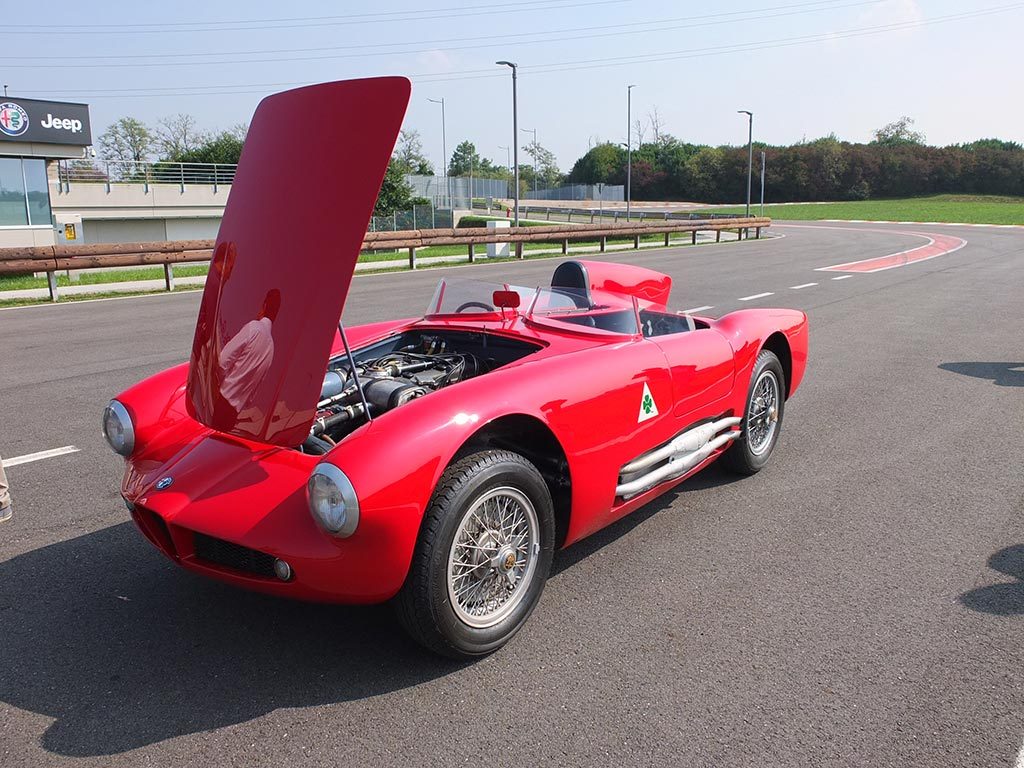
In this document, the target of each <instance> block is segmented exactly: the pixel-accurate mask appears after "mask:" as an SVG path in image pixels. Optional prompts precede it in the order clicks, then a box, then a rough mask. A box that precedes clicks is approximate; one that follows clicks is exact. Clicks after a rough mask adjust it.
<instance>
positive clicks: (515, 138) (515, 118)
mask: <svg viewBox="0 0 1024 768" xmlns="http://www.w3.org/2000/svg"><path fill="white" fill-rule="evenodd" d="M495 64H498V65H499V66H502V67H510V68H511V69H512V162H513V163H515V165H514V166H513V168H514V170H513V173H512V176H513V184H514V185H515V187H514V189H513V192H514V195H515V226H517V227H518V226H519V109H518V106H517V104H516V65H515V64H514V63H512V62H511V61H496V62H495Z"/></svg>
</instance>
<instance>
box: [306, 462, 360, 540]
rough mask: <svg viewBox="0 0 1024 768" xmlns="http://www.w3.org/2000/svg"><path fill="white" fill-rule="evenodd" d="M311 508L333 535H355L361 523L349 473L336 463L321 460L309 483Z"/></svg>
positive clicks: (323, 526)
mask: <svg viewBox="0 0 1024 768" xmlns="http://www.w3.org/2000/svg"><path fill="white" fill-rule="evenodd" d="M306 496H307V498H308V499H309V511H310V512H312V513H313V518H314V519H315V520H316V521H317V523H318V524H319V525H320V527H321V528H323V529H324V530H325V531H327V532H328V533H329V534H331V535H333V536H341V537H342V538H344V537H346V536H351V535H352V534H353V533H355V530H356V526H357V525H359V500H358V499H357V498H356V489H355V488H353V487H352V483H351V482H349V479H348V478H347V477H346V476H345V473H344V472H342V471H341V470H340V469H338V468H337V467H336V466H334V465H333V464H327V463H323V464H319V465H318V466H317V468H316V469H314V470H313V474H312V475H310V478H309V482H308V483H307V484H306Z"/></svg>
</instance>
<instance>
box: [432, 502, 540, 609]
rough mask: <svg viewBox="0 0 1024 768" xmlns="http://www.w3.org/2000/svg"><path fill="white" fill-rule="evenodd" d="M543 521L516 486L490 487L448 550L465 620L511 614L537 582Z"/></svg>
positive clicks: (453, 595) (451, 588) (452, 590)
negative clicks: (541, 524)
mask: <svg viewBox="0 0 1024 768" xmlns="http://www.w3.org/2000/svg"><path fill="white" fill-rule="evenodd" d="M539 553H540V525H539V523H538V522H537V512H536V510H535V509H534V507H533V504H532V503H531V502H530V500H529V499H528V498H527V497H526V495H525V494H523V493H522V492H521V491H519V490H517V489H515V488H496V489H494V490H492V491H488V492H487V493H485V494H484V495H483V496H481V497H480V498H479V499H477V500H476V502H475V503H474V504H473V506H472V507H470V509H469V510H468V511H467V512H466V514H465V515H464V516H463V518H462V520H461V521H460V523H459V527H458V529H457V530H456V532H455V538H454V540H453V541H452V547H451V551H450V552H449V555H448V574H447V582H448V584H447V586H448V598H449V600H450V602H451V605H452V609H453V610H454V611H455V615H456V616H458V618H459V620H460V621H462V622H463V623H465V624H468V625H469V626H471V627H476V628H485V627H491V626H494V625H495V624H497V623H498V622H499V621H501V620H502V619H504V618H506V617H507V616H508V615H509V614H510V613H512V611H514V610H515V609H516V607H517V606H518V605H519V604H520V603H521V602H522V600H523V598H524V597H525V596H526V593H527V591H528V590H529V587H530V584H531V583H532V581H533V575H534V572H535V571H536V569H537V557H538V555H539Z"/></svg>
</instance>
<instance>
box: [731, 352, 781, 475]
mask: <svg viewBox="0 0 1024 768" xmlns="http://www.w3.org/2000/svg"><path fill="white" fill-rule="evenodd" d="M785 392H786V376H785V373H783V370H782V363H780V362H779V358H778V357H776V356H775V353H774V352H771V351H769V350H767V349H763V350H761V353H760V354H759V355H758V356H757V360H756V361H755V363H754V371H753V373H752V374H751V376H750V389H749V391H748V392H747V406H746V410H745V411H744V415H743V424H742V427H741V431H742V434H741V435H740V437H738V438H737V439H736V441H735V442H734V443H733V444H732V446H730V448H729V450H727V451H726V452H725V454H724V455H723V456H722V461H723V462H724V464H725V466H726V468H728V469H730V470H732V471H733V472H735V473H737V474H740V475H753V474H755V473H756V472H760V471H761V469H762V468H764V466H765V465H766V464H767V463H768V459H769V458H771V455H772V451H774V450H775V444H776V443H777V442H778V440H779V433H780V432H781V431H782V415H783V412H784V411H785V408H786V395H785Z"/></svg>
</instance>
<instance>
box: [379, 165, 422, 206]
mask: <svg viewBox="0 0 1024 768" xmlns="http://www.w3.org/2000/svg"><path fill="white" fill-rule="evenodd" d="M412 193H413V189H412V185H410V184H409V183H408V182H407V181H406V180H405V166H404V165H403V164H402V162H401V161H400V160H398V159H397V158H394V157H393V158H391V160H390V162H388V170H387V172H386V173H385V174H384V183H383V184H382V185H381V188H380V194H378V195H377V204H376V205H375V206H374V208H373V213H374V215H375V216H387V215H389V214H391V213H392V212H394V211H407V210H409V209H410V208H412V205H413V202H414V201H413V197H412Z"/></svg>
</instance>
